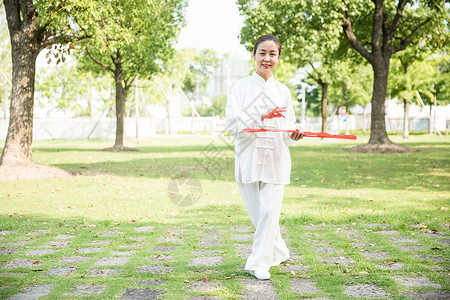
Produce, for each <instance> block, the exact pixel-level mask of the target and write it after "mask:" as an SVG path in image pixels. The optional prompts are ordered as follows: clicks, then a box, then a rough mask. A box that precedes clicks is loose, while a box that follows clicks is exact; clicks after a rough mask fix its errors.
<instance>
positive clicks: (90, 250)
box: [76, 247, 104, 254]
mask: <svg viewBox="0 0 450 300" xmlns="http://www.w3.org/2000/svg"><path fill="white" fill-rule="evenodd" d="M103 250H104V248H103V247H89V248H80V249H78V250H77V251H76V252H78V253H80V254H88V253H99V252H103Z"/></svg>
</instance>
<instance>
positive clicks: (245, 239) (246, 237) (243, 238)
mask: <svg viewBox="0 0 450 300" xmlns="http://www.w3.org/2000/svg"><path fill="white" fill-rule="evenodd" d="M233 240H234V241H238V242H248V241H252V240H253V235H250V234H233Z"/></svg>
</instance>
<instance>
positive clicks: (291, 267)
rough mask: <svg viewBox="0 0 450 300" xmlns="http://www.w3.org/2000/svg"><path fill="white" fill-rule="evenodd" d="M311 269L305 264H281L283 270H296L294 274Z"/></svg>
mask: <svg viewBox="0 0 450 300" xmlns="http://www.w3.org/2000/svg"><path fill="white" fill-rule="evenodd" d="M309 269H310V267H308V266H304V265H302V264H285V265H281V270H283V271H285V272H289V273H291V274H292V272H294V274H297V273H299V272H305V271H308V270H309Z"/></svg>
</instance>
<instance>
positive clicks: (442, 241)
mask: <svg viewBox="0 0 450 300" xmlns="http://www.w3.org/2000/svg"><path fill="white" fill-rule="evenodd" d="M436 242H438V243H441V244H443V245H450V239H445V240H436Z"/></svg>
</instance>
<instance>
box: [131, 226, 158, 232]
mask: <svg viewBox="0 0 450 300" xmlns="http://www.w3.org/2000/svg"><path fill="white" fill-rule="evenodd" d="M153 230H154V229H153V226H140V227H136V229H135V230H134V231H136V232H153Z"/></svg>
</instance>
